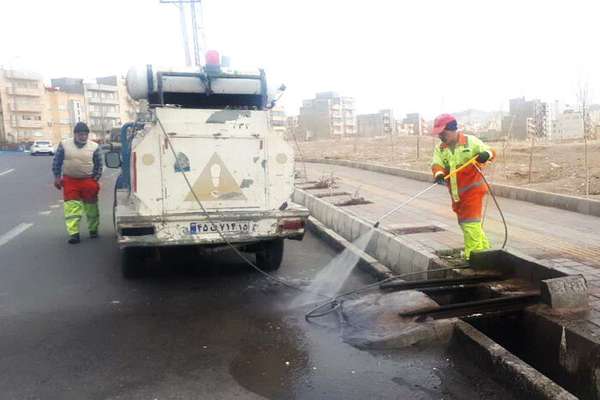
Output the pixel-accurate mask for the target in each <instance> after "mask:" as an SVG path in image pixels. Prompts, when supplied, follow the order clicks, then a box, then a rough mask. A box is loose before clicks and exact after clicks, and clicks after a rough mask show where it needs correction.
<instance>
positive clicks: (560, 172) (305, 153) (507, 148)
mask: <svg viewBox="0 0 600 400" xmlns="http://www.w3.org/2000/svg"><path fill="white" fill-rule="evenodd" d="M437 142H438V139H435V140H434V138H432V137H429V136H427V137H421V138H419V139H418V138H417V137H414V136H400V137H393V138H391V137H385V138H356V139H354V138H352V139H338V140H319V141H311V142H297V143H298V146H299V148H300V149H299V150H298V148H297V146H296V143H295V142H294V141H292V142H291V144H292V145H293V146H294V148H296V153H297V158H298V160H301V159H303V158H304V157H306V158H307V159H322V158H329V159H341V160H353V161H364V162H373V163H377V164H383V165H388V166H394V167H401V168H407V169H414V170H419V171H429V170H430V169H429V163H430V161H431V154H432V152H433V146H434V145H435V144H436V143H437ZM489 144H490V145H491V146H492V147H493V148H494V149H495V150H496V152H497V160H496V161H495V162H494V163H493V164H492V165H490V167H489V168H487V176H488V177H489V178H491V181H493V182H497V183H506V184H509V185H514V186H520V187H529V188H532V189H537V190H544V191H549V192H554V193H563V194H570V195H574V196H585V179H586V171H585V168H584V166H585V161H584V158H585V156H584V153H585V152H584V144H583V142H582V141H581V142H571V143H550V142H542V141H537V142H536V143H534V146H533V152H531V143H526V142H511V143H508V142H492V143H489ZM417 149H419V151H417ZM531 153H533V156H532V158H531V166H532V168H531V178H530V176H529V175H530V174H529V163H530V154H531ZM588 164H589V177H590V196H589V197H590V198H595V199H600V141H598V140H596V141H591V142H588ZM530 179H531V181H530Z"/></svg>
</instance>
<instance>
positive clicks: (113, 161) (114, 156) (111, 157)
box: [104, 151, 121, 168]
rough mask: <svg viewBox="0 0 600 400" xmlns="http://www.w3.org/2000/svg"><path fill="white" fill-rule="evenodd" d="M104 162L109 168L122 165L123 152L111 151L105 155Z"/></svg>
mask: <svg viewBox="0 0 600 400" xmlns="http://www.w3.org/2000/svg"><path fill="white" fill-rule="evenodd" d="M104 163H105V164H106V166H107V167H108V168H119V167H121V153H119V152H116V151H109V152H108V153H106V154H105V155H104Z"/></svg>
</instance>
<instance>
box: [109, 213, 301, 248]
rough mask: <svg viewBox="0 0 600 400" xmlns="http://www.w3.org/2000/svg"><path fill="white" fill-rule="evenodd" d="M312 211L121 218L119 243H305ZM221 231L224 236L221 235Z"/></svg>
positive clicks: (152, 245) (124, 244) (184, 244)
mask: <svg viewBox="0 0 600 400" xmlns="http://www.w3.org/2000/svg"><path fill="white" fill-rule="evenodd" d="M308 215H309V213H308V210H306V209H300V210H296V209H295V210H284V211H278V212H276V213H274V212H269V213H254V212H228V213H226V214H216V213H215V214H212V213H211V214H209V217H210V218H207V217H206V216H205V215H203V214H198V213H189V214H179V215H169V216H165V217H163V216H121V217H120V216H118V215H117V217H116V230H117V240H118V243H119V246H120V247H121V248H125V247H142V246H148V247H164V246H186V245H206V246H215V247H217V246H220V245H221V246H222V245H226V242H225V240H223V237H225V239H227V241H228V242H229V243H231V244H236V245H247V244H253V243H257V242H261V241H264V240H271V239H275V238H287V239H293V240H302V238H303V236H304V227H305V225H306V220H307V218H308ZM219 232H221V234H219Z"/></svg>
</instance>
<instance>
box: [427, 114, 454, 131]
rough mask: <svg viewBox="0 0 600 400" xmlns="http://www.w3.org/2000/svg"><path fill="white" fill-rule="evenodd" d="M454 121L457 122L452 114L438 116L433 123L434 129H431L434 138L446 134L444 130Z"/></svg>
mask: <svg viewBox="0 0 600 400" xmlns="http://www.w3.org/2000/svg"><path fill="white" fill-rule="evenodd" d="M452 121H456V118H454V117H453V116H452V115H450V114H440V115H438V116H437V117H436V118H435V121H433V128H431V134H432V135H433V136H438V135H439V134H440V133H442V132H444V129H446V125H448V124H449V123H450V122H452Z"/></svg>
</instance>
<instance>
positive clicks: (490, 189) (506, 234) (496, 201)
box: [473, 164, 508, 249]
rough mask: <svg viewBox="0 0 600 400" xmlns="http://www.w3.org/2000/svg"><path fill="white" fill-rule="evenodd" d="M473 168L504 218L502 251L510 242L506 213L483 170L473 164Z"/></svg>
mask: <svg viewBox="0 0 600 400" xmlns="http://www.w3.org/2000/svg"><path fill="white" fill-rule="evenodd" d="M473 166H474V167H475V169H476V170H477V172H479V175H481V177H482V178H483V181H484V182H485V184H486V186H487V187H488V190H489V191H490V195H491V196H492V199H493V200H494V204H496V208H497V209H498V213H500V218H502V224H503V225H504V242H503V243H502V247H501V249H504V248H505V247H506V243H507V242H508V224H507V223H506V218H504V213H503V212H502V208H500V204H498V199H496V194H495V193H494V189H492V185H490V183H489V182H488V180H487V179H486V177H485V175H484V173H483V172H482V171H481V169H480V168H479V167H478V166H477V165H476V164H473Z"/></svg>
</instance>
